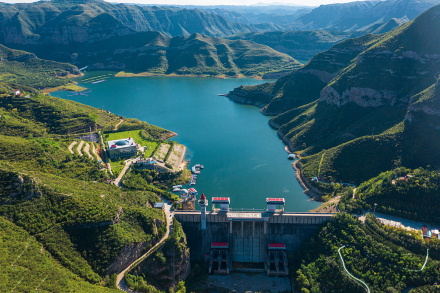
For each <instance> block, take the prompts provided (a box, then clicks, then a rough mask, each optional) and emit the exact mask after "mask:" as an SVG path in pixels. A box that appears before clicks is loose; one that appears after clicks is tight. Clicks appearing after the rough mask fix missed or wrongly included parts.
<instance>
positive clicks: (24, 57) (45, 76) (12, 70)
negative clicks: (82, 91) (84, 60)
mask: <svg viewBox="0 0 440 293" xmlns="http://www.w3.org/2000/svg"><path fill="white" fill-rule="evenodd" d="M0 60H1V61H0V72H1V74H0V82H1V83H6V84H11V85H16V84H19V85H24V86H29V87H33V88H37V89H43V88H46V87H57V86H62V85H67V84H69V83H71V81H70V80H69V79H67V78H63V77H66V76H68V75H69V74H79V71H78V68H76V66H73V65H70V64H66V63H59V62H54V61H49V60H44V59H40V58H38V57H37V56H36V55H35V54H33V53H29V52H24V51H19V50H13V49H9V48H7V47H5V46H3V45H0Z"/></svg>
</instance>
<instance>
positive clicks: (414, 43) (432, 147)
mask: <svg viewBox="0 0 440 293" xmlns="http://www.w3.org/2000/svg"><path fill="white" fill-rule="evenodd" d="M439 11H440V6H435V7H433V8H431V9H429V10H428V11H426V12H424V13H422V14H421V15H420V16H419V17H418V18H416V19H415V20H414V21H411V22H408V23H406V24H404V25H402V26H400V27H399V28H397V29H395V30H393V31H391V32H389V33H386V34H383V35H371V34H368V35H365V36H362V37H359V38H355V39H348V40H345V41H342V42H340V43H338V44H337V45H335V46H333V47H332V48H330V49H329V50H327V51H325V52H322V53H319V54H317V55H316V56H314V57H313V59H312V60H311V61H310V62H309V63H307V64H306V66H304V67H303V68H301V69H299V70H297V71H295V72H293V73H292V74H290V75H288V76H285V77H282V78H280V79H278V80H277V81H276V82H275V83H268V84H264V85H258V86H254V87H242V88H236V89H235V90H234V91H232V92H231V93H230V94H229V96H230V97H231V98H232V99H235V100H237V101H241V102H245V103H253V104H256V105H260V106H262V107H263V109H262V112H263V113H264V114H267V115H278V116H276V117H274V118H272V119H271V120H270V123H271V125H272V126H274V127H276V128H278V129H279V131H278V134H279V135H280V136H281V137H283V139H284V141H285V142H286V143H287V144H289V146H290V148H291V149H292V150H295V151H297V152H298V153H300V154H302V157H303V158H302V159H301V161H300V163H301V165H302V168H303V173H304V175H305V176H306V177H307V178H309V179H311V178H312V177H317V176H320V177H322V178H323V181H324V182H327V183H329V182H341V181H342V182H344V183H350V182H352V183H355V184H359V183H360V182H362V181H365V180H368V179H370V178H372V177H374V176H377V175H378V174H379V173H381V172H384V171H387V170H391V169H394V168H396V167H399V166H406V167H409V168H418V167H426V166H428V165H429V166H431V167H433V168H438V167H439V166H440V161H439V158H440V155H439V152H438V150H439V146H440V134H439V125H440V120H439V118H440V116H439V113H440V107H439V100H440V96H439V81H438V77H439V74H440V71H439V68H440V59H439V58H438V56H439V55H438V54H439V53H440V51H439V49H438V48H439V47H438V46H439V44H440V37H439V36H440V31H439V30H438V28H440V17H439V15H440V13H439ZM313 184H315V183H313ZM320 184H321V183H316V184H315V185H317V186H320ZM322 186H323V185H322Z"/></svg>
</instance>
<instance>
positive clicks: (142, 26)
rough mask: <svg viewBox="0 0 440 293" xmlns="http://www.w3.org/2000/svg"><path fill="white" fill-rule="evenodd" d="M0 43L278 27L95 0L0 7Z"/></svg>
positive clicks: (226, 32) (194, 11)
mask: <svg viewBox="0 0 440 293" xmlns="http://www.w3.org/2000/svg"><path fill="white" fill-rule="evenodd" d="M0 13H1V15H2V18H1V19H0V20H1V24H2V30H1V34H0V40H1V42H2V43H3V44H6V45H7V44H42V43H44V44H66V43H71V42H79V43H86V42H93V41H96V40H103V39H107V38H109V37H110V36H115V35H127V34H130V33H132V32H135V31H138V32H139V31H159V32H161V33H163V34H164V35H166V36H168V37H172V36H189V35H191V34H194V33H201V34H206V35H209V36H214V37H222V36H227V35H233V34H236V33H240V32H252V31H262V30H272V29H280V27H276V26H275V25H273V24H261V25H259V26H258V28H257V27H256V26H254V25H250V24H243V23H237V22H231V21H229V20H227V19H225V18H224V17H222V16H220V15H218V14H215V13H208V12H204V11H201V10H198V9H181V8H176V7H156V6H138V5H125V4H112V3H109V2H104V1H98V0H96V1H95V0H86V1H81V2H78V1H62V0H52V1H40V2H35V3H26V4H25V3H20V4H13V5H10V4H2V5H0Z"/></svg>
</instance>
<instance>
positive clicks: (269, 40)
mask: <svg viewBox="0 0 440 293" xmlns="http://www.w3.org/2000/svg"><path fill="white" fill-rule="evenodd" d="M361 35H363V33H357V32H354V33H353V32H341V31H325V30H312V31H285V32H262V33H241V34H237V35H233V36H230V37H226V38H227V39H229V40H247V41H252V42H255V43H258V44H263V45H266V46H269V47H271V48H272V49H275V50H277V51H278V52H281V53H284V54H287V55H289V56H291V57H293V58H295V59H298V60H310V59H312V57H313V56H314V55H316V54H318V53H320V52H323V51H325V50H327V49H329V48H330V47H332V46H333V45H335V44H336V43H338V42H340V41H342V40H345V39H349V38H353V37H358V36H361Z"/></svg>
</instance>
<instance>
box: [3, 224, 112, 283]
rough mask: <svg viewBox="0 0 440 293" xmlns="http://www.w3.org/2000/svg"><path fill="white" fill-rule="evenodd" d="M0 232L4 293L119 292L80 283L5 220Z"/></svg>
mask: <svg viewBox="0 0 440 293" xmlns="http://www.w3.org/2000/svg"><path fill="white" fill-rule="evenodd" d="M0 231H1V233H0V246H1V247H2V249H4V251H5V253H2V254H1V256H0V259H1V264H2V266H1V267H0V272H1V275H2V276H3V280H2V282H1V284H0V289H1V290H2V291H3V292H9V291H11V290H12V289H13V288H14V290H15V292H31V291H34V290H35V289H36V288H37V289H38V290H40V292H118V291H117V290H113V289H109V288H104V287H102V286H98V285H92V284H90V283H89V282H86V281H85V280H83V279H81V278H80V277H78V276H77V275H76V274H74V273H72V272H71V271H69V270H68V269H66V268H65V267H63V266H62V265H61V264H60V262H59V261H58V260H57V259H56V258H54V257H53V256H52V255H51V254H50V253H49V252H48V251H47V250H46V249H44V245H43V244H42V243H41V242H40V241H38V240H37V239H35V238H34V237H32V235H31V234H29V233H28V232H27V231H26V230H24V229H23V228H21V227H19V226H17V225H15V224H13V223H11V222H10V221H8V220H7V219H5V218H4V217H0ZM6 251H7V253H6ZM20 255H21V256H20ZM18 256H20V258H18ZM17 258H18V259H17ZM12 264H13V267H12ZM20 280H21V282H20ZM19 282H20V284H19Z"/></svg>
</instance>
